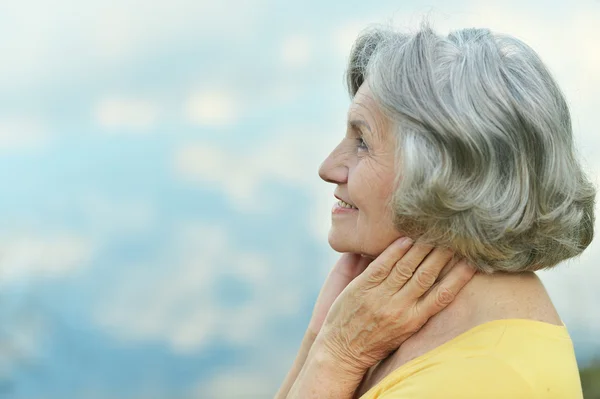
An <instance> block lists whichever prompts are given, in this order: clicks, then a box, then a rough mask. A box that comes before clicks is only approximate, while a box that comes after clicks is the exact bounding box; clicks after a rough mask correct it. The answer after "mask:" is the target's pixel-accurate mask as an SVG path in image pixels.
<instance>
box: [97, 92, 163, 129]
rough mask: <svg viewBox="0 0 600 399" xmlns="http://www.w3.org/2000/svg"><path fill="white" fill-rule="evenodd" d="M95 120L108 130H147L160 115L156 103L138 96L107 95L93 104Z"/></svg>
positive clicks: (154, 123)
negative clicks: (107, 96)
mask: <svg viewBox="0 0 600 399" xmlns="http://www.w3.org/2000/svg"><path fill="white" fill-rule="evenodd" d="M93 112H94V117H95V119H96V122H97V123H98V124H99V125H100V126H102V127H103V128H105V131H107V132H110V131H112V130H113V129H127V130H128V131H138V132H147V131H148V129H151V128H152V127H154V126H155V125H156V123H157V121H158V118H159V116H160V109H159V107H158V105H157V104H156V103H154V102H152V101H150V100H146V99H139V98H137V99H136V98H123V97H109V98H104V99H102V100H100V101H98V103H97V104H96V105H95V107H94V111H93Z"/></svg>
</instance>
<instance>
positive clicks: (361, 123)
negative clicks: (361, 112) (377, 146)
mask: <svg viewBox="0 0 600 399" xmlns="http://www.w3.org/2000/svg"><path fill="white" fill-rule="evenodd" d="M348 126H350V127H352V128H354V129H356V130H359V129H360V128H361V127H366V128H367V130H368V131H369V133H371V134H372V133H373V131H372V130H371V127H370V126H369V124H368V123H367V122H365V121H363V120H361V119H353V120H351V121H350V122H348Z"/></svg>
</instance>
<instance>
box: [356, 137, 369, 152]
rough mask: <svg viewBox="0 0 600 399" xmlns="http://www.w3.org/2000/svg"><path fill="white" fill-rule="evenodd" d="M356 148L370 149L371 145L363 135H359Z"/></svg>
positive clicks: (360, 149) (361, 149)
mask: <svg viewBox="0 0 600 399" xmlns="http://www.w3.org/2000/svg"><path fill="white" fill-rule="evenodd" d="M356 143H357V144H356V148H357V149H358V150H359V151H369V147H368V146H367V143H366V142H365V140H364V139H363V138H362V137H358V138H357V139H356Z"/></svg>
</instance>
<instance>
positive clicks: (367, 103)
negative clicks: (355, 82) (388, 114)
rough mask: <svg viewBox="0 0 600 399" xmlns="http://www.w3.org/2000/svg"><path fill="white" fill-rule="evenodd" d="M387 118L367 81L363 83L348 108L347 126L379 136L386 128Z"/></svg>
mask: <svg viewBox="0 0 600 399" xmlns="http://www.w3.org/2000/svg"><path fill="white" fill-rule="evenodd" d="M386 121H387V118H385V117H384V115H383V114H382V112H381V111H380V109H379V106H378V105H377V103H376V101H375V99H374V98H373V94H372V92H371V89H370V87H369V85H368V84H367V82H365V83H363V84H362V85H361V86H360V88H359V89H358V91H357V92H356V95H355V96H354V99H353V100H352V103H351V104H350V107H349V108H348V127H352V128H355V129H361V130H363V131H366V132H369V131H370V132H373V133H375V134H376V135H378V136H380V135H381V134H384V131H385V130H386V129H387V126H388V124H387V122H386Z"/></svg>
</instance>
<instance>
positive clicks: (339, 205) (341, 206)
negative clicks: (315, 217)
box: [331, 194, 358, 214]
mask: <svg viewBox="0 0 600 399" xmlns="http://www.w3.org/2000/svg"><path fill="white" fill-rule="evenodd" d="M334 197H335V198H337V199H338V201H337V202H336V203H335V204H333V209H332V210H331V212H332V213H334V214H338V213H340V214H341V213H353V212H354V211H357V210H358V208H357V207H355V206H354V205H352V204H349V203H348V202H346V201H344V200H343V199H341V198H340V197H338V196H337V195H335V194H334Z"/></svg>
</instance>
